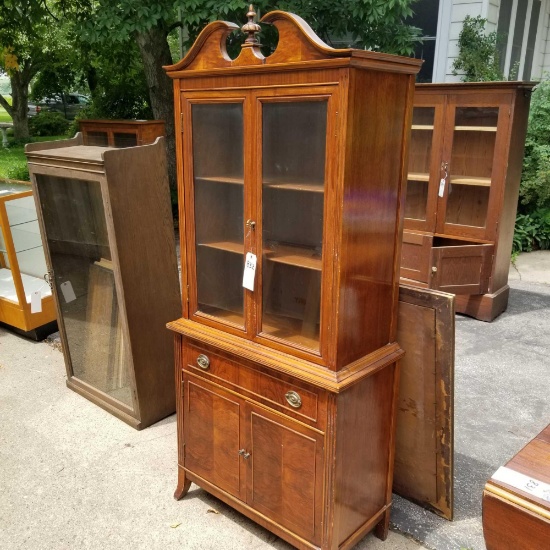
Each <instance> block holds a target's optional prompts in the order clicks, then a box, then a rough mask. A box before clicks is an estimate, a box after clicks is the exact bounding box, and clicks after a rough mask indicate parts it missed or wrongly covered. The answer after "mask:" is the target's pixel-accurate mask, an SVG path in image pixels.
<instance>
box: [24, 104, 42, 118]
mask: <svg viewBox="0 0 550 550" xmlns="http://www.w3.org/2000/svg"><path fill="white" fill-rule="evenodd" d="M27 106H28V112H27V116H28V117H29V118H30V117H33V116H36V115H37V114H38V113H39V112H40V111H41V110H42V107H40V105H37V104H36V103H29V104H28V105H27Z"/></svg>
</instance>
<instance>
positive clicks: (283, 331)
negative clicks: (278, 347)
mask: <svg viewBox="0 0 550 550" xmlns="http://www.w3.org/2000/svg"><path fill="white" fill-rule="evenodd" d="M302 332H304V330H303V321H302V320H301V319H292V318H290V317H284V316H279V315H273V314H271V315H270V314H268V313H267V314H266V313H264V315H263V319H262V332H261V333H260V334H261V335H265V336H272V337H274V338H278V339H280V340H286V341H287V342H292V343H293V344H298V345H300V346H303V347H305V348H308V349H313V350H318V349H319V337H318V336H317V338H315V337H312V336H311V335H304V334H302Z"/></svg>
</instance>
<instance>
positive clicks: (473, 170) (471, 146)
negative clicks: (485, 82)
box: [445, 107, 499, 228]
mask: <svg viewBox="0 0 550 550" xmlns="http://www.w3.org/2000/svg"><path fill="white" fill-rule="evenodd" d="M498 113H499V109H498V107H456V110H455V126H454V132H453V145H452V152H451V160H450V178H449V186H448V190H447V193H448V196H447V206H446V212H445V223H446V224H453V225H461V226H468V227H473V228H484V227H485V226H486V223H487V213H488V208H489V197H490V191H491V177H492V173H493V163H494V155H495V141H496V135H497V122H498Z"/></svg>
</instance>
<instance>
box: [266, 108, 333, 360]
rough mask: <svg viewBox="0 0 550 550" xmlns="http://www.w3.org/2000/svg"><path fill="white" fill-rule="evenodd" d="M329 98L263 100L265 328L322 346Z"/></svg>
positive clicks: (283, 336) (295, 340)
mask: <svg viewBox="0 0 550 550" xmlns="http://www.w3.org/2000/svg"><path fill="white" fill-rule="evenodd" d="M326 124H327V102H326V101H297V102H292V103H266V104H264V105H263V186H262V189H263V190H262V204H263V222H262V223H263V229H262V231H263V250H264V252H263V318H262V331H263V332H264V333H267V334H270V335H272V336H275V337H277V338H281V339H284V340H288V341H290V342H293V343H296V344H299V345H302V346H305V347H307V348H311V349H315V350H318V349H319V325H320V298H321V256H322V248H323V208H324V187H325V149H326Z"/></svg>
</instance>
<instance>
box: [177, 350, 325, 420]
mask: <svg viewBox="0 0 550 550" xmlns="http://www.w3.org/2000/svg"><path fill="white" fill-rule="evenodd" d="M204 357H206V358H207V361H204V359H203V358H204ZM183 368H184V370H188V371H189V372H192V373H193V374H195V375H198V376H201V377H203V378H206V379H208V380H210V381H212V382H214V383H216V384H219V385H221V386H223V387H226V388H229V389H232V390H234V391H237V392H238V393H239V394H241V395H242V396H243V397H245V398H248V399H250V400H253V401H256V402H258V403H262V404H263V405H266V406H268V407H270V408H272V409H275V410H278V411H280V412H284V413H285V414H287V415H289V416H292V417H294V418H296V419H299V420H302V421H305V422H307V423H308V424H313V425H317V424H320V425H321V426H324V419H325V417H326V414H325V409H326V406H325V405H324V403H325V396H324V395H323V393H322V392H321V395H319V393H318V391H317V390H316V389H315V388H310V387H309V386H306V385H305V384H302V383H296V381H294V380H292V378H290V377H287V376H285V375H276V376H274V375H271V374H267V373H265V372H262V371H261V370H259V369H258V368H254V367H251V366H246V365H243V364H242V362H240V361H239V362H238V363H237V361H236V360H233V359H231V358H229V357H226V356H225V355H220V354H217V353H215V352H213V351H212V350H210V349H202V348H199V347H197V346H195V345H193V344H186V343H184V366H183Z"/></svg>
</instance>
